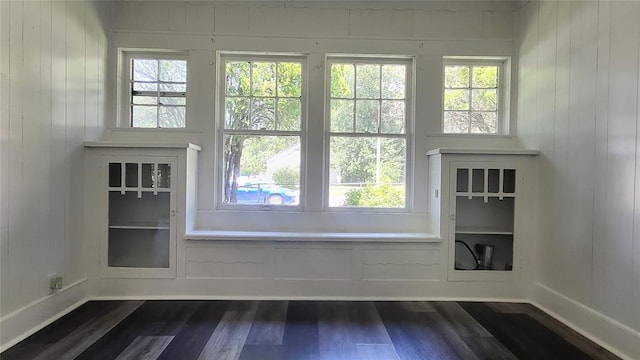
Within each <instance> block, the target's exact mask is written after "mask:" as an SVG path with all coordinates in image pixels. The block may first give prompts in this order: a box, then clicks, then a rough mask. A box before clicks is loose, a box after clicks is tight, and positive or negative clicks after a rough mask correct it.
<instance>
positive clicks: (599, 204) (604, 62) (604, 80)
mask: <svg viewBox="0 0 640 360" xmlns="http://www.w3.org/2000/svg"><path fill="white" fill-rule="evenodd" d="M610 36H611V3H609V2H606V1H605V2H600V3H598V43H597V44H598V65H597V69H596V71H597V75H596V85H597V100H596V136H595V141H594V142H595V156H594V163H595V169H596V179H595V180H596V182H595V187H596V189H598V191H596V192H595V194H594V195H595V196H594V210H593V211H594V220H593V230H594V233H593V235H594V243H593V267H592V268H591V277H592V279H593V280H592V281H593V286H592V288H591V292H592V297H593V305H594V306H597V307H600V306H602V303H603V301H604V299H605V298H606V296H605V294H604V293H603V292H602V286H601V284H602V282H603V279H604V269H605V266H606V265H605V264H606V261H605V259H603V257H602V256H600V255H601V254H603V252H604V251H605V247H606V246H607V244H606V242H604V241H597V240H598V239H606V238H607V236H608V234H609V232H608V230H607V206H606V201H607V198H608V196H607V195H608V194H607V190H606V189H607V188H608V186H610V184H612V183H613V182H612V181H611V180H613V179H611V177H610V176H609V173H608V171H607V169H608V164H607V148H608V143H609V138H608V131H607V128H608V126H609V124H608V123H609V83H610V81H609V74H610V71H611V68H610V64H609V62H610V61H609V58H610V54H611V38H610Z"/></svg>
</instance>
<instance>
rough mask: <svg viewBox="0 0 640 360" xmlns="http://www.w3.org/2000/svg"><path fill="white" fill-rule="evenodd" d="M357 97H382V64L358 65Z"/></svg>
mask: <svg viewBox="0 0 640 360" xmlns="http://www.w3.org/2000/svg"><path fill="white" fill-rule="evenodd" d="M356 97H357V98H360V99H379V98H380V65H371V64H357V65H356Z"/></svg>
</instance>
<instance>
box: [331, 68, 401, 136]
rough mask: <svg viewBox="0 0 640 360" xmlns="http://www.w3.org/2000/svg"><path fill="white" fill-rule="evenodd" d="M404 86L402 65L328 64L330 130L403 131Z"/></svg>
mask: <svg viewBox="0 0 640 360" xmlns="http://www.w3.org/2000/svg"><path fill="white" fill-rule="evenodd" d="M405 89H406V66H405V65H396V64H368V63H367V64H360V63H349V64H345V63H336V64H332V66H331V91H330V107H331V112H330V131H331V133H332V134H336V133H354V134H382V133H387V134H404V131H405V123H406V114H405V107H406V105H405V104H406V102H405V95H406V94H405ZM394 103H395V104H394Z"/></svg>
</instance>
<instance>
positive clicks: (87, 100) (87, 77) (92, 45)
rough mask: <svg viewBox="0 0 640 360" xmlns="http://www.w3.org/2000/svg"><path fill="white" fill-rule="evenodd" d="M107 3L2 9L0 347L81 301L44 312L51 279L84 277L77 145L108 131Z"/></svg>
mask: <svg viewBox="0 0 640 360" xmlns="http://www.w3.org/2000/svg"><path fill="white" fill-rule="evenodd" d="M104 6H105V4H94V3H92V2H85V1H31V0H29V1H22V0H12V1H2V2H0V63H1V69H2V83H1V95H0V116H1V122H0V124H1V132H0V135H1V139H2V148H1V164H2V166H1V170H0V174H1V175H0V191H1V199H2V202H1V207H0V214H1V223H0V225H1V230H0V239H1V242H0V244H1V249H0V255H1V257H0V263H1V264H0V273H1V275H0V279H1V283H0V284H1V287H0V289H1V290H0V314H1V316H2V318H1V323H2V329H1V331H0V333H2V338H1V339H0V340H1V341H0V344H5V343H6V341H8V340H10V339H11V337H12V336H14V335H16V332H17V333H18V334H20V331H25V330H28V329H30V328H32V327H33V326H34V324H33V323H35V324H37V323H39V322H42V321H44V320H46V319H47V318H49V317H51V316H52V315H55V314H56V313H58V312H59V311H61V310H62V309H64V308H66V307H68V306H69V305H71V304H73V303H75V302H77V301H79V300H82V299H83V298H84V296H85V295H84V294H79V295H76V296H75V297H73V296H72V297H68V296H60V297H58V298H59V299H63V298H64V300H63V301H61V300H56V303H55V306H53V305H52V306H50V307H47V306H43V304H45V303H46V302H47V301H48V300H49V298H48V297H47V296H48V279H47V275H48V274H51V273H57V274H59V275H62V276H63V277H64V284H65V288H67V287H68V286H69V285H72V284H74V283H78V282H81V281H83V279H85V277H86V273H85V268H84V238H83V221H84V217H83V212H84V209H83V199H84V194H83V192H84V174H83V172H84V165H83V161H84V157H83V151H84V149H83V146H82V143H83V141H84V140H85V139H92V138H97V137H98V136H100V135H101V133H102V130H103V128H104V125H103V124H104V115H103V113H104V101H103V98H104V95H105V64H106V46H107V34H106V31H105V27H104V26H105V15H106V14H107V12H106V11H105V10H107V9H105V8H104ZM63 292H64V291H63ZM34 307H37V308H38V312H37V313H33V314H31V315H33V316H32V318H31V319H29V320H28V321H27V320H25V319H24V317H23V316H22V315H23V314H24V311H27V310H28V309H30V308H31V309H33V308H34ZM29 322H30V323H29Z"/></svg>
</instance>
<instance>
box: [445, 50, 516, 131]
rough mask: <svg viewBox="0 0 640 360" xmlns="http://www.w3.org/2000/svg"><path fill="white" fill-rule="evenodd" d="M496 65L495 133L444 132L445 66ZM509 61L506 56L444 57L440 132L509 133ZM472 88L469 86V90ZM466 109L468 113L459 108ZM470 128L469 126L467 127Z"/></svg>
mask: <svg viewBox="0 0 640 360" xmlns="http://www.w3.org/2000/svg"><path fill="white" fill-rule="evenodd" d="M456 65H461V66H470V67H476V66H497V67H498V86H497V92H498V94H497V99H498V107H497V116H496V132H495V133H471V132H466V133H446V132H445V131H444V129H445V123H444V121H445V120H444V118H445V117H444V114H445V112H446V110H445V109H444V94H445V70H446V67H447V66H456ZM510 68H511V61H510V58H508V57H469V56H466V57H459V56H455V57H444V58H443V64H442V100H441V101H440V106H442V111H441V112H440V116H441V121H440V125H441V126H440V132H441V133H442V134H444V135H449V136H456V135H457V136H500V135H509V130H510V126H509V125H510V124H509V121H510V116H509V112H510V105H509V101H510V93H511V87H510V81H509V80H510V73H511V69H510ZM471 89H473V88H472V87H469V90H471ZM460 111H467V112H469V113H471V112H472V110H471V109H469V110H460ZM469 130H471V128H469Z"/></svg>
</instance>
